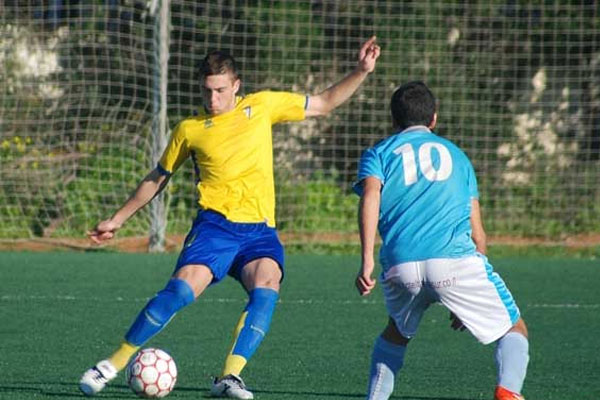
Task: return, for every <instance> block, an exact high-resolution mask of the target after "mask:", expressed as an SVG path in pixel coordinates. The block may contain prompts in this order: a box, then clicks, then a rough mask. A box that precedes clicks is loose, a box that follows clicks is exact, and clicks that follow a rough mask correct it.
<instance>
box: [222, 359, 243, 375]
mask: <svg viewBox="0 0 600 400" xmlns="http://www.w3.org/2000/svg"><path fill="white" fill-rule="evenodd" d="M246 362H247V360H246V359H245V358H244V357H242V356H238V355H237V354H229V355H228V356H227V358H226V359H225V367H224V368H223V375H222V376H226V375H229V374H234V375H238V376H239V375H240V374H241V373H242V370H243V369H244V367H245V366H246Z"/></svg>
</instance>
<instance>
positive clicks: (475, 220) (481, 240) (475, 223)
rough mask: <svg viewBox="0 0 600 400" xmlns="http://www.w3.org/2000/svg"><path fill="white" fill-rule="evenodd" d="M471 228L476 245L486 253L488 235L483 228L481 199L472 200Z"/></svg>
mask: <svg viewBox="0 0 600 400" xmlns="http://www.w3.org/2000/svg"><path fill="white" fill-rule="evenodd" d="M471 230H472V231H473V232H472V234H471V237H472V238H473V242H475V247H476V249H477V251H478V252H480V253H481V254H485V253H486V252H487V237H486V235H485V231H484V230H483V222H482V219H481V209H480V207H479V200H477V199H472V200H471Z"/></svg>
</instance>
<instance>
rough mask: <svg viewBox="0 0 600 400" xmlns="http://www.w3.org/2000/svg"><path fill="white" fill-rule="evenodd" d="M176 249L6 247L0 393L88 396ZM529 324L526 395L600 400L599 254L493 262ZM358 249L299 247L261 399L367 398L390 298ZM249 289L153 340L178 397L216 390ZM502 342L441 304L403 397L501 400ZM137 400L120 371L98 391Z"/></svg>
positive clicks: (406, 372) (532, 399)
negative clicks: (165, 358)
mask: <svg viewBox="0 0 600 400" xmlns="http://www.w3.org/2000/svg"><path fill="white" fill-rule="evenodd" d="M175 258H176V255H174V254H163V255H153V254H119V253H103V252H93V253H9V252H5V253H0V285H1V286H0V355H1V356H0V399H11V400H21V399H71V398H83V396H82V395H81V394H80V393H79V391H78V389H77V381H78V379H79V377H80V375H81V373H82V372H83V371H84V370H85V369H87V368H88V367H89V366H91V365H92V364H93V363H94V362H96V361H97V360H99V359H101V358H104V357H106V356H107V355H108V353H109V352H111V351H112V350H113V348H114V346H116V345H117V344H118V343H119V341H120V339H121V337H122V335H123V334H124V332H125V331H126V330H127V328H128V327H129V324H130V323H131V321H132V320H133V318H134V317H135V315H136V314H137V312H138V310H139V309H140V308H141V307H142V306H143V305H144V304H145V302H146V301H147V299H148V298H149V297H150V296H152V295H153V294H154V292H155V291H157V290H158V289H160V288H162V286H163V285H164V282H165V281H166V277H167V276H168V275H169V274H170V272H171V269H172V265H173V264H174V262H175ZM491 261H492V263H493V264H494V265H495V267H496V270H497V271H498V272H500V273H501V274H502V276H503V277H504V279H505V281H506V282H507V284H508V285H509V287H510V288H511V290H512V292H513V294H514V296H515V297H516V299H517V302H518V304H519V305H520V308H521V311H522V314H523V316H524V318H525V320H526V321H527V323H528V325H529V330H530V336H531V361H530V365H529V374H528V378H527V380H526V383H525V387H524V393H525V395H526V397H527V399H528V400H597V399H600V383H599V378H600V375H599V371H600V335H599V334H598V333H599V332H600V316H599V315H600V290H599V285H600V262H599V261H598V260H597V259H594V258H586V257H582V258H579V259H576V258H568V257H546V258H542V257H539V256H536V257H530V256H519V257H514V256H513V257H511V256H509V255H502V256H501V257H496V258H492V259H491ZM357 263H358V258H357V257H356V256H325V255H323V256H321V255H291V256H289V257H288V259H287V276H286V280H285V284H284V287H283V289H282V300H281V302H280V304H279V305H278V309H277V312H276V314H275V316H274V318H273V324H272V326H271V332H270V334H269V335H268V336H267V338H266V339H265V342H264V343H263V345H262V347H261V348H260V350H259V351H258V353H257V354H256V355H255V357H254V358H253V360H252V361H251V363H250V364H249V365H248V367H247V368H246V370H245V371H244V378H245V380H246V383H247V384H248V386H249V388H250V389H252V390H253V391H254V393H255V398H256V399H259V400H271V399H297V400H300V399H307V400H311V399H323V400H336V399H340V400H343V399H362V398H363V393H364V390H365V386H366V378H367V377H366V374H367V369H368V364H369V357H370V352H371V345H372V343H373V340H374V338H375V336H376V335H377V334H378V333H379V331H380V330H381V328H382V327H383V325H384V324H385V322H386V315H385V311H384V305H383V301H382V297H381V293H380V292H379V291H377V292H376V293H374V294H373V295H371V296H370V297H368V298H365V299H363V298H360V297H359V296H358V295H356V293H355V291H354V288H353V277H354V275H355V273H356V269H357V266H358V264H357ZM244 304H245V295H244V293H243V291H242V290H241V288H240V287H239V285H238V284H237V283H236V282H235V281H233V280H230V279H229V280H226V281H225V282H223V283H222V284H220V285H217V286H215V287H213V288H210V289H209V290H208V291H207V293H205V295H204V296H203V297H201V298H200V299H199V300H198V301H197V302H196V303H195V304H193V305H192V306H190V307H188V308H187V309H185V310H183V311H182V312H180V313H179V315H178V316H177V317H176V318H175V319H174V320H173V321H172V322H171V324H170V325H169V326H168V327H167V328H166V329H165V330H164V331H163V332H162V333H161V334H160V335H158V336H157V337H156V338H155V339H154V340H152V341H151V342H150V343H149V345H151V346H153V347H160V348H163V349H165V350H167V351H168V352H169V353H171V355H173V357H174V358H175V360H176V361H177V365H178V367H179V379H178V383H177V385H176V388H175V391H174V392H173V393H172V394H171V395H170V396H169V398H173V399H201V398H207V397H208V396H209V395H208V391H209V388H210V380H211V376H213V375H215V374H218V373H219V372H220V369H221V364H222V361H223V359H224V355H225V353H226V351H227V350H228V346H229V342H230V336H231V332H232V330H233V326H234V324H235V323H236V322H237V318H238V316H239V313H240V311H241V309H242V308H243V306H244ZM493 350H494V349H493V346H486V347H483V346H481V345H479V344H478V343H477V342H476V341H475V339H473V338H472V337H471V336H470V335H469V334H468V333H457V332H454V331H452V330H451V329H450V328H449V324H448V315H447V312H446V311H445V310H444V309H442V308H441V307H439V306H434V307H432V308H431V309H430V311H429V312H428V314H426V316H425V318H424V320H423V323H422V325H421V328H420V331H419V335H418V336H417V337H416V338H415V339H414V340H413V341H412V343H411V345H410V349H409V352H408V353H407V357H406V360H405V368H404V369H403V371H402V373H401V376H400V378H399V379H398V381H397V384H396V391H395V393H394V396H393V398H394V399H404V400H433V399H445V400H475V399H491V397H492V390H493V387H494V382H495V368H494V362H493ZM98 398H101V399H133V398H135V396H134V394H133V393H132V392H131V391H130V390H129V388H128V387H127V386H126V384H125V379H124V377H122V376H119V377H118V378H117V379H116V381H115V382H114V384H111V385H110V386H109V387H108V388H107V389H106V390H105V391H104V392H102V394H101V395H100V396H99V397H98Z"/></svg>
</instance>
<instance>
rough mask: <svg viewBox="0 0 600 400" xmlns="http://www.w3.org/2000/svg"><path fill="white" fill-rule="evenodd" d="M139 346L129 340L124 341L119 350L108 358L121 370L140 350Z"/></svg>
mask: <svg viewBox="0 0 600 400" xmlns="http://www.w3.org/2000/svg"><path fill="white" fill-rule="evenodd" d="M139 348H140V347H139V346H134V345H132V344H131V343H129V342H123V343H121V346H120V347H119V348H118V349H117V351H115V352H114V353H113V355H112V356H110V357H109V358H108V361H110V363H111V364H112V365H113V366H114V367H115V368H116V369H117V371H121V370H122V369H123V368H125V367H126V366H127V363H128V362H129V359H130V358H131V356H132V355H134V354H135V353H136V352H137V351H138V349H139Z"/></svg>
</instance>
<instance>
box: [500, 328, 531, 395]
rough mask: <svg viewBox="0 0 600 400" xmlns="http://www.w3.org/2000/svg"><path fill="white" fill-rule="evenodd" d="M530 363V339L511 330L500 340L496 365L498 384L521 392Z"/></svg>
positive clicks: (512, 390)
mask: <svg viewBox="0 0 600 400" xmlns="http://www.w3.org/2000/svg"><path fill="white" fill-rule="evenodd" d="M528 363H529V341H528V340H527V338H526V337H525V336H523V335H521V334H520V333H517V332H509V333H507V334H506V335H504V336H503V337H502V338H500V340H498V345H497V347H496V365H497V367H498V385H499V386H502V387H504V388H505V389H508V390H510V391H511V392H515V393H521V389H522V388H523V381H524V380H525V374H526V373H527V364H528Z"/></svg>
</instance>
